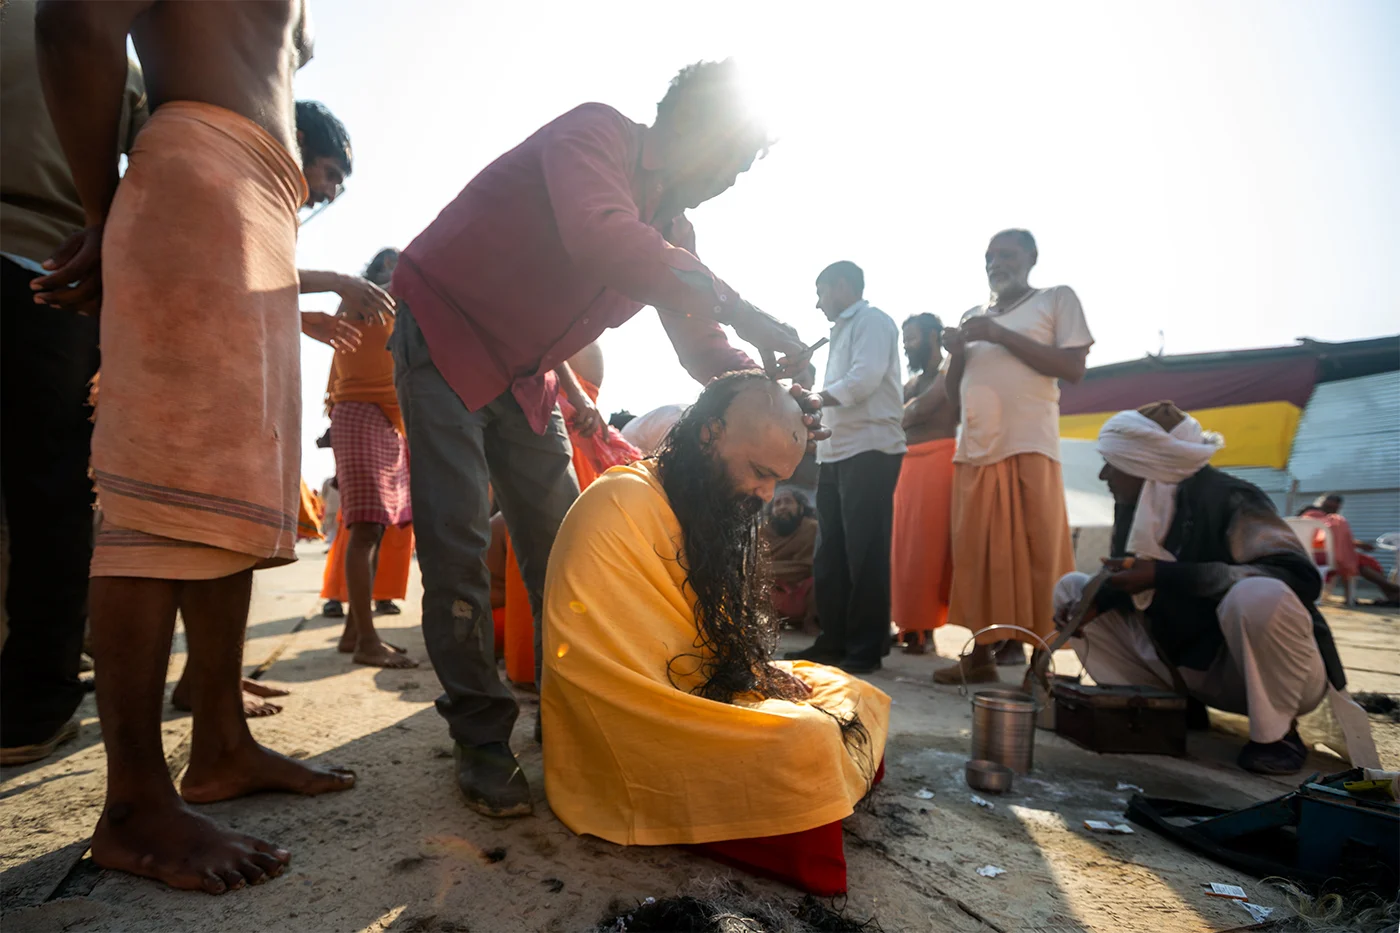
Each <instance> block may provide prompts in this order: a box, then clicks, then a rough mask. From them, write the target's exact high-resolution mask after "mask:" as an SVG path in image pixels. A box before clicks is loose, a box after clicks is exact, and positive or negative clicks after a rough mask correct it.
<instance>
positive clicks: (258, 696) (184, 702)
mask: <svg viewBox="0 0 1400 933" xmlns="http://www.w3.org/2000/svg"><path fill="white" fill-rule="evenodd" d="M241 686H242V689H243V715H244V716H246V717H247V718H249V719H259V718H261V717H263V716H275V715H276V714H278V713H280V712H282V707H281V706H279V705H278V704H276V703H267V702H265V700H266V698H267V697H284V696H288V695H290V693H291V691H290V690H283V689H282V688H281V687H270V686H268V685H267V684H264V683H259V682H258V681H256V680H249V679H248V678H247V677H244V678H243V681H242V684H241ZM170 705H171V706H173V707H175V708H176V709H178V710H182V711H184V712H186V713H188V712H190V711H191V710H192V709H194V707H193V706H191V705H190V688H189V684H187V683H186V682H185V678H184V677H183V676H182V677H181V678H180V682H179V683H177V684H176V685H175V689H174V690H173V691H171V693H170Z"/></svg>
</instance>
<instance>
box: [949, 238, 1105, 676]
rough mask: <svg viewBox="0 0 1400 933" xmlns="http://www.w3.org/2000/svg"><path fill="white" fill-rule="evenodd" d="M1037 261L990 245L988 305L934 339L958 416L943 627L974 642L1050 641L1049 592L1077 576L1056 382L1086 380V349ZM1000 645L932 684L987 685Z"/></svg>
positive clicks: (1028, 244) (1000, 243)
mask: <svg viewBox="0 0 1400 933" xmlns="http://www.w3.org/2000/svg"><path fill="white" fill-rule="evenodd" d="M1036 258H1037V253H1036V245H1035V238H1034V237H1032V236H1031V235H1030V233H1028V232H1027V231H1025V230H1005V231H1002V232H1001V233H998V234H997V235H996V236H994V237H992V241H991V244H990V245H989V246H988V247H987V255H986V264H987V281H988V283H989V284H990V285H991V290H992V297H991V301H990V302H989V303H988V304H986V305H984V306H982V307H978V308H973V309H972V310H971V311H968V312H967V313H966V314H965V315H963V321H962V325H961V326H960V327H958V328H957V329H949V330H946V331H944V333H943V345H944V347H945V348H946V349H947V350H948V367H947V372H946V374H945V376H944V378H945V379H946V385H947V389H948V397H949V398H950V399H952V400H953V401H954V402H958V403H960V404H961V406H962V424H961V426H960V427H959V430H958V448H957V453H956V455H955V456H954V462H955V464H956V466H955V467H954V469H953V589H952V593H951V597H950V605H949V613H948V618H949V620H950V621H951V622H953V623H954V624H956V625H961V626H964V627H966V628H969V629H971V630H972V631H973V632H974V633H978V632H981V631H982V630H983V629H985V628H987V627H988V626H990V625H993V624H997V625H1015V626H1018V627H1020V628H1022V629H1025V630H1027V631H1030V632H1034V633H1036V634H1037V635H1039V636H1041V637H1045V636H1048V635H1049V634H1050V633H1051V631H1052V630H1053V624H1052V619H1053V616H1054V601H1053V594H1054V590H1055V584H1056V583H1057V582H1058V581H1059V579H1060V577H1061V576H1062V575H1064V574H1066V573H1069V572H1070V571H1071V570H1073V569H1074V548H1073V545H1072V544H1071V542H1070V536H1069V518H1068V516H1067V514H1066V512H1065V486H1064V480H1063V478H1062V477H1061V474H1060V386H1059V380H1061V379H1067V380H1069V381H1070V382H1078V381H1079V380H1080V379H1082V378H1084V368H1085V360H1086V359H1087V358H1088V356H1089V347H1090V346H1091V345H1092V344H1093V342H1094V338H1093V336H1092V335H1091V334H1090V333H1089V325H1088V323H1087V322H1086V321H1085V320H1084V309H1083V308H1082V307H1081V306H1080V304H1079V298H1078V297H1077V296H1076V295H1075V294H1074V291H1073V290H1072V289H1071V288H1069V287H1068V286H1066V285H1057V286H1055V287H1053V288H1032V287H1031V285H1030V281H1029V279H1030V273H1031V269H1032V267H1034V266H1035V262H1036ZM993 634H994V635H995V634H996V633H993ZM1012 635H1013V637H1014V638H1016V639H1018V640H1022V641H1034V639H1033V638H1030V637H1029V636H1026V635H1024V634H1021V633H1012ZM1006 637H1007V636H1005V635H1002V636H1000V638H1001V639H1004V638H1006ZM997 640H1000V639H997V638H993V637H991V636H988V638H987V640H986V641H985V642H984V641H983V640H982V638H980V637H979V639H978V643H977V644H976V645H975V646H974V647H973V650H972V653H971V655H970V656H968V657H967V658H965V659H963V660H961V661H959V663H958V665H955V666H953V667H949V668H945V669H943V670H940V671H936V672H935V673H934V677H933V679H934V681H935V682H936V683H947V684H955V683H958V682H959V681H961V680H962V679H963V678H964V677H966V679H967V681H968V682H969V683H990V682H994V681H996V680H997V679H998V677H997V665H996V660H995V659H994V658H993V655H992V649H991V644H992V643H994V642H995V641H997ZM1012 644H1013V645H1014V644H1015V643H1014V642H1012ZM1017 647H1019V646H1017ZM1017 653H1018V654H1021V656H1022V657H1024V654H1023V653H1022V652H1020V651H1018V652H1017ZM959 668H961V671H960V670H959Z"/></svg>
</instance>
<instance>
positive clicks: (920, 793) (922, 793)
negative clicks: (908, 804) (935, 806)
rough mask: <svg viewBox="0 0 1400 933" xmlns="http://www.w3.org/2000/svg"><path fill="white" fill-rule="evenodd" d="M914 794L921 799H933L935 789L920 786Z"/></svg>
mask: <svg viewBox="0 0 1400 933" xmlns="http://www.w3.org/2000/svg"><path fill="white" fill-rule="evenodd" d="M914 796H915V797H918V798H919V799H920V800H932V799H933V791H931V790H929V789H928V788H927V787H920V788H919V789H918V790H916V791H914Z"/></svg>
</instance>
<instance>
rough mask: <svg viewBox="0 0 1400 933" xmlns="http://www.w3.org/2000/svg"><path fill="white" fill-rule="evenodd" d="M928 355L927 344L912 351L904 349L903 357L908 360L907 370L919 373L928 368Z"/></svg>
mask: <svg viewBox="0 0 1400 933" xmlns="http://www.w3.org/2000/svg"><path fill="white" fill-rule="evenodd" d="M929 355H930V354H929V348H928V347H927V346H924V347H920V348H919V349H917V350H914V351H913V352H909V351H905V353H904V359H905V360H907V361H908V362H909V371H910V372H911V373H921V372H923V371H924V370H926V369H928V363H929Z"/></svg>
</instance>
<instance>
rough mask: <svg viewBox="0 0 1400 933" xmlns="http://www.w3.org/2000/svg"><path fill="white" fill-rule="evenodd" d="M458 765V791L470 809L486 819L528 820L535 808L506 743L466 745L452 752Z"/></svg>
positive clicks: (457, 746) (523, 776)
mask: <svg viewBox="0 0 1400 933" xmlns="http://www.w3.org/2000/svg"><path fill="white" fill-rule="evenodd" d="M452 757H453V758H454V759H455V760H456V762H457V787H458V789H459V790H461V792H462V796H463V797H464V798H466V801H467V806H469V807H471V808H472V809H473V810H475V811H476V812H478V813H481V814H484V815H486V816H497V817H506V816H529V815H530V814H531V813H533V812H534V809H535V805H534V803H533V802H532V801H531V799H530V784H529V782H528V781H526V780H525V772H524V771H521V770H520V763H519V762H517V761H516V760H515V755H513V754H511V751H510V746H509V745H507V744H506V743H504V742H492V743H490V744H489V745H463V744H462V743H461V742H458V743H457V744H456V745H455V746H453V749H452Z"/></svg>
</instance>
